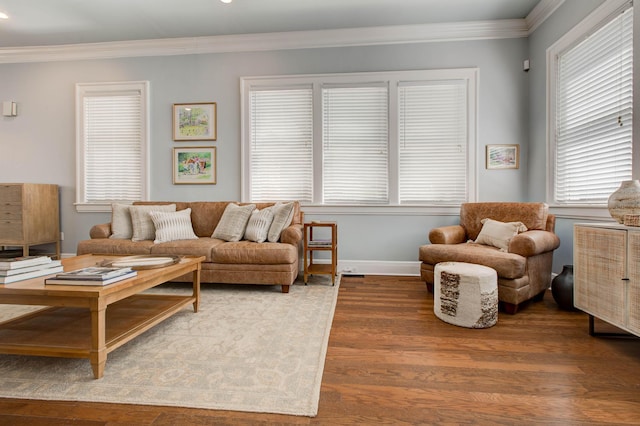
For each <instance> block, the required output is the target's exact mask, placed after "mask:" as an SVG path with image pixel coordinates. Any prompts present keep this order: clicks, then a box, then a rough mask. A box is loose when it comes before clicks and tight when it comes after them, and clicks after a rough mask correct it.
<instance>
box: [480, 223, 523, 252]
mask: <svg viewBox="0 0 640 426" xmlns="http://www.w3.org/2000/svg"><path fill="white" fill-rule="evenodd" d="M481 222H482V230H480V234H478V238H476V241H475V242H476V243H478V244H485V245H488V246H493V247H498V248H499V249H500V250H502V251H507V250H508V248H509V242H510V241H511V239H512V238H513V237H514V236H516V235H518V233H520V232H524V231H526V230H527V227H526V226H524V225H523V224H522V222H508V223H505V222H500V221H497V220H493V219H489V218H484V219H482V221H481Z"/></svg>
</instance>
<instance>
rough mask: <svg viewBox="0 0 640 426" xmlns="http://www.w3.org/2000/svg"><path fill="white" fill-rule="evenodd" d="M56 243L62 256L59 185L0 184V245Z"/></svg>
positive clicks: (26, 250)
mask: <svg viewBox="0 0 640 426" xmlns="http://www.w3.org/2000/svg"><path fill="white" fill-rule="evenodd" d="M51 243H53V244H55V250H56V254H55V256H56V257H57V258H58V259H59V258H60V211H59V202H58V186H57V185H50V184H37V183H2V184H0V246H4V247H6V246H10V247H12V246H20V247H22V253H23V255H24V256H28V255H29V246H34V245H40V244H51Z"/></svg>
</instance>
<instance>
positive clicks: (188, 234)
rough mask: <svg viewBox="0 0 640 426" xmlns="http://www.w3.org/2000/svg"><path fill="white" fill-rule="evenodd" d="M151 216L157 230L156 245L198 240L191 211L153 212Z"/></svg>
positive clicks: (150, 213)
mask: <svg viewBox="0 0 640 426" xmlns="http://www.w3.org/2000/svg"><path fill="white" fill-rule="evenodd" d="M149 216H150V217H151V220H152V221H153V225H154V226H155V228H156V239H155V240H154V241H153V242H154V243H156V244H158V243H166V242H168V241H175V240H197V239H198V236H197V235H196V234H195V233H194V232H193V225H191V209H190V208H188V209H184V210H178V211H177V212H161V211H151V212H149Z"/></svg>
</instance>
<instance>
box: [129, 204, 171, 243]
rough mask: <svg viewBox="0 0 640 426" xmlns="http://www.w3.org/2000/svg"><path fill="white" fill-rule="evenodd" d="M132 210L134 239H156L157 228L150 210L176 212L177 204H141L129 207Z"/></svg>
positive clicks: (132, 237)
mask: <svg viewBox="0 0 640 426" xmlns="http://www.w3.org/2000/svg"><path fill="white" fill-rule="evenodd" d="M129 211H130V212H131V224H132V226H133V235H132V236H131V240H132V241H144V240H154V239H155V238H156V228H155V226H153V221H152V220H151V217H150V216H149V212H151V211H158V212H175V211H176V205H175V204H164V205H141V206H131V207H129Z"/></svg>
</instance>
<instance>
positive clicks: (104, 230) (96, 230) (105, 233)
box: [89, 223, 111, 239]
mask: <svg viewBox="0 0 640 426" xmlns="http://www.w3.org/2000/svg"><path fill="white" fill-rule="evenodd" d="M110 235H111V223H101V224H99V225H93V226H92V227H91V230H90V231H89V236H90V237H91V239H94V238H109V236H110Z"/></svg>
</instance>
